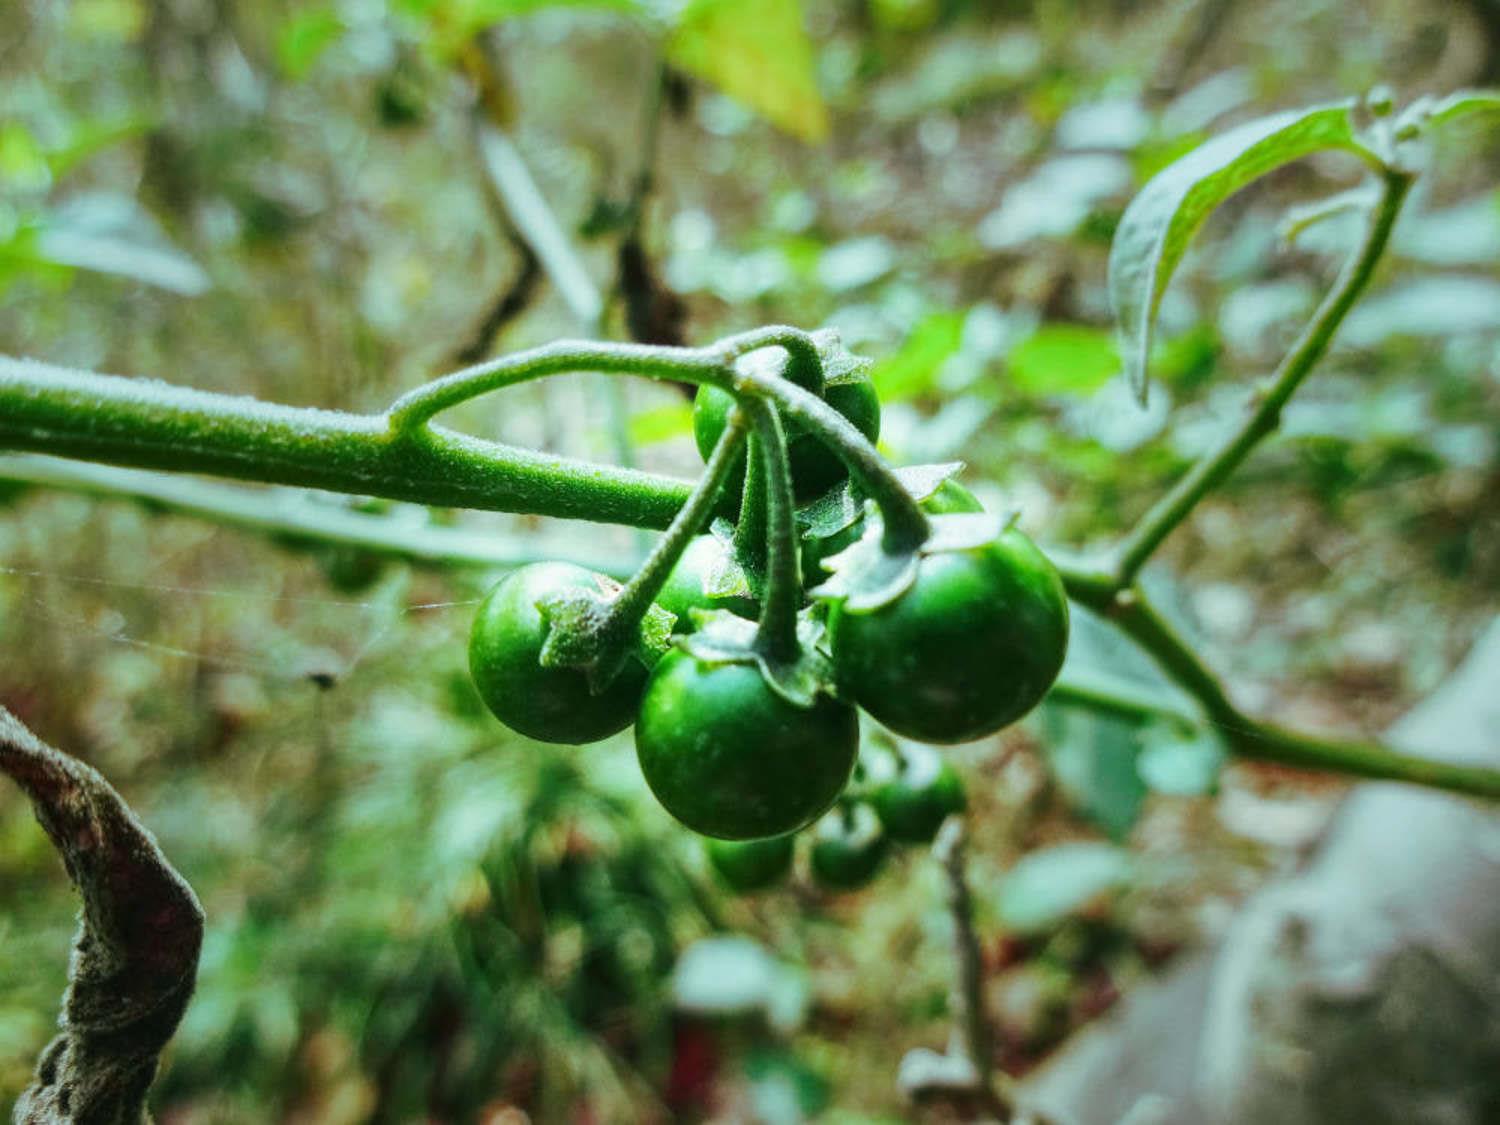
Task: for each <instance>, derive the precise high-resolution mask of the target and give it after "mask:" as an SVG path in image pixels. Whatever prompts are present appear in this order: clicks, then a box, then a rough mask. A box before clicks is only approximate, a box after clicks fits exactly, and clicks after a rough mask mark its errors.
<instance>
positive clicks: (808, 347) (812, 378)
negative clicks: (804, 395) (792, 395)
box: [713, 324, 823, 399]
mask: <svg viewBox="0 0 1500 1125" xmlns="http://www.w3.org/2000/svg"><path fill="white" fill-rule="evenodd" d="M762 348H782V349H784V350H785V351H786V353H787V355H788V356H789V357H790V358H789V360H788V367H787V378H788V379H790V380H791V381H792V382H793V383H795V384H796V385H797V386H799V387H803V388H805V389H806V390H807V391H808V392H809V393H811V394H813V395H815V396H817V397H818V398H820V399H821V398H822V397H823V357H822V356H820V355H819V354H818V344H817V341H816V340H814V339H813V338H812V335H811V334H810V333H807V332H804V331H802V329H800V328H793V327H791V326H790V325H786V324H773V325H770V326H768V327H766V328H753V329H751V330H750V331H749V332H741V333H740V334H739V335H737V336H726V337H725V338H724V339H722V340H720V341H719V342H718V343H717V344H715V345H714V347H713V351H714V352H715V353H716V354H717V355H718V356H719V357H720V360H721V361H722V362H724V363H726V364H732V363H733V362H734V361H735V360H737V359H739V358H740V357H741V356H746V355H749V354H750V353H751V352H758V351H760V350H761V349H762Z"/></svg>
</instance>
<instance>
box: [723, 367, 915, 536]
mask: <svg viewBox="0 0 1500 1125" xmlns="http://www.w3.org/2000/svg"><path fill="white" fill-rule="evenodd" d="M741 389H742V391H747V392H749V393H754V394H762V395H764V396H765V397H766V398H769V399H770V400H771V401H772V402H774V403H775V404H776V406H777V408H778V409H779V410H780V411H781V412H782V414H784V415H785V416H786V417H787V418H788V419H791V420H793V421H795V422H796V423H797V424H798V425H799V426H801V427H802V428H803V429H804V430H806V431H807V432H808V433H810V434H812V435H813V436H814V437H816V438H817V439H818V440H819V441H821V442H823V443H824V444H825V445H827V446H828V448H829V449H831V450H833V452H834V453H835V454H837V455H838V457H839V459H840V460H841V461H843V462H844V464H845V465H846V466H847V467H848V469H849V473H850V475H851V476H852V477H853V478H854V479H855V481H856V483H858V484H859V486H860V487H861V488H863V489H864V491H865V494H866V495H867V496H869V497H870V499H872V500H874V501H875V504H876V506H877V507H879V509H880V515H881V518H882V521H883V523H884V528H885V530H884V542H885V546H886V549H887V550H889V551H891V552H892V553H895V552H899V551H905V550H911V549H914V548H916V547H917V546H918V545H920V544H921V543H922V542H924V541H925V540H926V539H927V536H928V534H929V533H930V528H929V526H928V523H927V517H926V516H925V515H923V514H922V509H921V507H920V505H919V504H918V503H917V501H916V500H914V499H913V498H912V496H911V493H909V492H907V491H906V489H905V488H904V487H903V486H902V484H901V481H900V478H898V477H897V476H896V474H895V473H893V472H891V468H890V466H889V465H887V464H886V463H885V460H884V459H883V458H882V457H881V456H880V454H879V453H877V452H876V450H875V447H874V446H873V445H871V444H870V442H869V440H868V439H867V438H866V437H865V435H864V434H862V433H860V432H859V430H858V429H856V428H855V426H854V424H853V423H852V422H850V421H849V419H847V418H845V417H844V416H843V415H842V414H840V413H839V412H838V411H837V410H835V409H833V407H831V406H829V405H828V404H827V403H826V402H824V401H823V400H822V399H821V398H819V397H818V396H817V395H815V394H812V393H811V392H809V391H806V390H804V389H803V388H802V387H800V386H798V385H797V384H796V383H793V382H791V381H790V380H788V379H781V378H776V377H768V376H763V375H750V376H747V377H746V378H745V379H743V380H742V381H741Z"/></svg>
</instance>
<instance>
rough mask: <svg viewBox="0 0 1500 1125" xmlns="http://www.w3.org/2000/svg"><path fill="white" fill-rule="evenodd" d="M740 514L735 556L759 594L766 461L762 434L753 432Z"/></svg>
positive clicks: (762, 571) (763, 563) (763, 555)
mask: <svg viewBox="0 0 1500 1125" xmlns="http://www.w3.org/2000/svg"><path fill="white" fill-rule="evenodd" d="M747 453H748V456H747V457H746V459H745V480H744V484H743V485H742V486H741V487H740V514H739V518H738V519H736V520H735V524H734V557H735V561H736V562H738V563H739V564H740V566H741V567H743V568H744V570H745V573H746V575H747V576H748V577H749V579H750V582H751V585H752V586H753V587H754V590H755V592H756V593H757V594H758V593H759V591H760V588H761V584H762V583H763V582H764V581H765V577H766V461H765V456H764V453H763V451H762V449H761V442H760V436H759V434H757V433H755V432H752V433H751V434H750V443H749V447H748V450H747Z"/></svg>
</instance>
